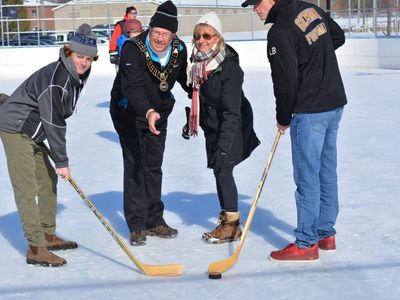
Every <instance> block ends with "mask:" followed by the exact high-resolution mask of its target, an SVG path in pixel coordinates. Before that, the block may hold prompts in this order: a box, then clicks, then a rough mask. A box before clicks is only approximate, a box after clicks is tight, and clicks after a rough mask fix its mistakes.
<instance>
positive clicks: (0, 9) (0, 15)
mask: <svg viewBox="0 0 400 300" xmlns="http://www.w3.org/2000/svg"><path fill="white" fill-rule="evenodd" d="M0 22H1V45H2V46H4V25H3V0H0Z"/></svg>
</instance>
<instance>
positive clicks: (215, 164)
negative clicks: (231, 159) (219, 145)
mask: <svg viewBox="0 0 400 300" xmlns="http://www.w3.org/2000/svg"><path fill="white" fill-rule="evenodd" d="M227 157H228V155H227V154H226V153H225V152H222V151H221V150H220V149H217V150H215V152H214V154H213V156H212V157H211V159H210V163H209V167H210V168H213V169H221V168H222V167H223V166H224V164H225V163H226V159H227Z"/></svg>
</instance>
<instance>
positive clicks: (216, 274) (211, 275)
mask: <svg viewBox="0 0 400 300" xmlns="http://www.w3.org/2000/svg"><path fill="white" fill-rule="evenodd" d="M221 277H222V274H221V273H219V272H213V273H208V278H210V279H221Z"/></svg>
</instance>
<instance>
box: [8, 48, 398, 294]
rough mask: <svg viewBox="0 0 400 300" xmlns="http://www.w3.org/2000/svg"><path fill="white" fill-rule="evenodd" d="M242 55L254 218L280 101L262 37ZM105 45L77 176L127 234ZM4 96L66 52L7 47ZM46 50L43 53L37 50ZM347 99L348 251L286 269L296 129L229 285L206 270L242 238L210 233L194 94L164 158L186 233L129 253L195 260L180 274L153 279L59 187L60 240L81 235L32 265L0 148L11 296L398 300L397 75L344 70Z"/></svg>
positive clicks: (174, 211)
mask: <svg viewBox="0 0 400 300" xmlns="http://www.w3.org/2000/svg"><path fill="white" fill-rule="evenodd" d="M232 45H233V46H234V47H235V48H236V49H238V51H239V53H240V55H241V62H242V67H243V69H244V71H245V84H244V90H245V93H246V95H247V97H248V98H249V99H250V101H251V103H252V105H253V109H254V115H255V129H256V132H257V134H258V136H259V138H260V140H261V142H262V144H261V145H260V146H259V147H258V148H257V149H256V150H255V152H254V154H253V155H252V156H251V157H250V158H249V159H248V160H247V161H245V162H243V163H242V164H241V165H239V166H238V167H237V168H236V169H235V177H236V180H237V185H238V189H239V194H240V196H239V201H240V203H239V206H240V210H241V212H242V215H243V222H244V221H245V218H246V216H247V213H248V211H249V208H250V205H251V202H252V198H253V196H254V194H255V191H256V189H257V186H258V183H259V180H260V178H261V175H262V171H263V168H264V165H265V161H266V159H267V156H268V152H269V151H270V147H271V145H272V142H273V139H274V137H275V134H276V127H275V120H274V98H273V93H272V83H271V79H270V75H269V72H270V71H269V69H268V67H267V60H266V58H262V59H259V61H253V60H252V59H253V58H257V57H260V55H264V53H265V45H263V43H254V44H252V45H254V47H252V53H250V54H251V55H249V53H248V50H245V49H246V47H244V46H243V45H244V44H242V43H232ZM106 52H107V51H106V49H101V54H102V56H101V58H100V60H99V61H98V62H96V63H95V64H94V66H93V73H92V75H91V78H89V82H88V85H87V88H86V90H85V93H84V95H83V96H82V97H81V99H80V101H79V103H78V108H77V113H75V114H74V115H73V116H72V117H71V118H70V119H68V133H67V140H68V153H69V157H70V162H71V170H72V175H73V177H74V178H75V179H76V181H77V182H78V183H79V185H80V186H81V188H82V189H83V190H84V191H85V192H86V193H87V194H88V196H89V198H90V199H91V200H92V201H93V203H94V204H95V206H96V207H97V208H98V209H99V210H100V211H101V212H102V213H103V214H104V216H105V217H106V218H107V219H108V220H109V221H110V222H111V224H112V225H113V227H114V228H115V229H116V230H117V231H118V232H119V233H120V234H121V235H122V237H123V239H124V240H125V241H126V242H128V238H129V232H128V230H127V227H126V224H125V221H124V217H123V212H122V157H121V150H120V146H119V144H118V138H117V135H116V133H115V132H114V130H113V126H112V123H111V120H110V117H109V114H108V98H109V96H108V95H109V91H110V89H111V85H112V81H113V77H114V75H115V74H114V70H113V67H112V66H111V65H109V63H108V57H107V54H106ZM0 53H1V55H0V66H1V67H0V91H1V92H5V93H11V92H12V91H13V90H14V89H15V88H16V87H17V86H18V85H19V84H20V83H21V82H22V81H23V80H24V79H25V78H26V77H27V76H28V75H29V74H30V73H31V72H32V71H34V70H35V69H37V68H38V67H40V66H43V65H45V64H47V63H49V62H51V61H52V60H54V59H56V57H57V53H58V51H57V49H46V50H43V49H42V50H40V51H38V50H37V49H29V50H16V49H12V50H10V49H1V50H0ZM38 53H40V55H38ZM342 75H343V80H344V83H345V87H346V91H347V95H348V100H349V104H348V105H347V106H346V108H345V113H344V116H343V121H342V123H341V128H340V133H339V169H338V171H339V184H340V210H341V211H340V215H339V219H338V222H337V226H336V229H337V231H338V235H337V245H338V250H337V251H336V252H335V253H326V252H321V253H320V261H319V262H315V263H293V264H287V263H286V264H285V263H277V262H272V261H270V260H268V258H267V257H268V255H269V253H270V251H272V250H275V249H277V248H281V247H283V246H285V245H286V244H287V243H289V242H291V241H293V239H294V237H293V230H294V228H295V225H296V209H295V202H294V197H293V192H294V184H293V182H292V169H291V160H290V159H291V158H290V142H289V136H288V135H285V136H284V137H283V138H282V139H281V142H280V144H279V146H278V149H277V152H276V155H275V158H274V161H273V163H272V167H271V169H270V172H269V175H268V177H267V182H266V184H265V186H264V190H263V192H262V194H261V198H260V201H259V205H258V208H257V211H256V213H255V216H254V220H253V223H252V226H251V231H250V233H249V235H248V237H247V240H246V242H245V244H244V248H243V249H242V253H241V255H240V257H239V260H238V262H237V264H236V265H235V266H234V267H233V268H232V269H231V270H229V271H227V272H226V273H224V274H223V276H222V279H221V280H210V279H208V277H207V267H208V264H209V263H211V262H213V261H216V260H220V259H223V258H226V257H228V256H230V255H231V254H232V253H233V251H234V249H235V247H236V245H237V244H236V243H234V244H225V245H208V244H205V243H204V242H203V241H202V240H201V238H200V237H201V234H202V233H203V232H205V231H208V230H210V229H212V228H213V226H215V224H216V217H217V215H218V203H217V202H218V201H217V196H216V191H215V187H214V182H213V175H212V172H211V171H210V170H208V169H206V167H205V165H206V162H205V150H204V139H203V138H202V137H199V138H197V139H191V140H189V141H186V140H184V139H182V137H181V128H182V126H183V124H184V106H185V105H188V104H189V102H188V100H186V99H185V97H184V95H183V92H182V90H181V89H180V88H179V87H176V88H175V91H174V93H175V96H176V98H177V103H176V106H175V109H174V112H173V114H172V115H171V117H170V122H169V128H168V138H167V147H166V152H165V159H164V165H163V171H164V182H163V191H162V197H163V200H164V203H165V206H166V211H165V218H166V220H167V222H168V223H169V224H170V225H171V226H173V227H176V228H177V229H178V230H179V236H178V237H177V238H176V239H170V240H162V239H158V238H152V237H150V238H148V244H147V246H145V247H135V248H134V247H131V246H129V248H130V249H131V250H132V251H133V253H134V254H135V255H136V256H137V258H138V259H140V260H141V261H142V262H144V263H148V264H167V263H183V264H184V267H185V270H184V274H183V275H182V276H180V277H169V278H153V277H148V276H145V275H142V274H141V273H140V272H139V271H138V270H137V268H136V267H135V266H134V264H133V263H132V262H131V261H130V260H129V258H128V257H127V256H126V254H125V253H124V252H123V251H122V250H121V248H120V247H119V246H118V245H117V244H116V243H115V241H114V240H113V239H112V237H111V236H110V235H109V233H108V232H107V231H106V230H105V229H104V228H103V226H102V225H101V223H100V222H99V221H98V219H97V218H96V217H95V216H94V215H93V213H92V212H91V211H90V209H89V208H88V207H87V206H86V205H85V204H84V203H83V201H82V200H81V198H80V197H79V195H78V194H77V193H76V192H75V190H74V189H73V188H72V187H71V186H70V185H69V184H68V183H66V182H64V181H60V182H59V185H58V186H59V202H58V215H57V220H58V230H57V232H58V234H59V235H60V236H62V237H66V238H70V239H74V240H76V241H77V242H78V243H79V248H78V249H76V250H68V251H63V252H61V253H59V254H60V255H61V256H63V257H65V258H66V259H67V261H68V264H67V265H66V266H65V267H62V268H40V267H35V266H30V265H27V264H26V263H25V252H26V246H27V245H26V241H25V239H24V236H23V233H22V230H21V226H20V222H19V217H18V213H17V211H16V207H15V203H14V200H13V192H12V188H11V185H10V182H9V178H8V173H7V168H6V160H5V156H4V150H3V148H2V147H0V249H1V256H0V298H1V299H4V300H8V299H28V298H32V299H33V298H34V299H52V300H53V299H57V300H62V299H325V300H329V299H332V300H333V299H352V300H356V299H363V300H365V299H371V300H372V299H373V300H377V299H398V298H399V297H400V288H399V286H400V276H399V275H398V273H399V271H400V257H399V254H398V253H399V251H400V231H399V228H400V219H399V217H398V216H399V215H400V206H399V204H398V203H399V202H398V195H399V194H400V188H399V182H400V172H399V169H400V160H399V154H398V153H399V152H400V132H399V131H398V130H396V126H397V125H398V124H399V121H398V116H399V115H400V105H399V101H398V100H399V89H398V83H399V81H400V71H399V70H384V69H346V68H342Z"/></svg>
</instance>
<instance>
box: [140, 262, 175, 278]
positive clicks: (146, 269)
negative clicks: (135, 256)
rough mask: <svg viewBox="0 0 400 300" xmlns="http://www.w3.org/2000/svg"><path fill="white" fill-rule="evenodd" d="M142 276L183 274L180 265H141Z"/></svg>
mask: <svg viewBox="0 0 400 300" xmlns="http://www.w3.org/2000/svg"><path fill="white" fill-rule="evenodd" d="M141 268H142V272H143V274H146V275H149V276H180V275H182V274H183V265H182V264H168V265H147V264H144V263H141Z"/></svg>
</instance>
